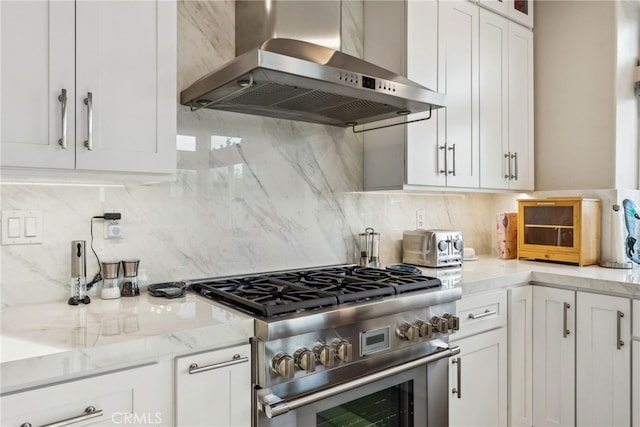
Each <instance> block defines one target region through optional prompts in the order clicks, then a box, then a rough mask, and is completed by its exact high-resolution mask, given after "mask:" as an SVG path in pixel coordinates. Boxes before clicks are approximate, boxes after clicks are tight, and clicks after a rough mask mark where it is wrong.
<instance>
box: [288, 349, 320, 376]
mask: <svg viewBox="0 0 640 427" xmlns="http://www.w3.org/2000/svg"><path fill="white" fill-rule="evenodd" d="M293 360H294V361H295V363H296V366H297V367H298V368H300V369H302V370H305V371H307V372H315V370H316V355H315V354H313V352H312V351H311V350H309V349H308V348H304V347H303V348H299V349H297V350H296V352H295V353H293Z"/></svg>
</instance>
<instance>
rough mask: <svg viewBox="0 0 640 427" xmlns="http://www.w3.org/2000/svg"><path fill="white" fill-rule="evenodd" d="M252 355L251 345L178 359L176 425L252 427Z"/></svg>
mask: <svg viewBox="0 0 640 427" xmlns="http://www.w3.org/2000/svg"><path fill="white" fill-rule="evenodd" d="M250 354H251V350H250V346H249V345H248V344H247V345H242V346H238V347H231V348H226V349H222V350H215V351H210V352H206V353H200V354H194V355H188V356H183V357H178V358H176V394H175V401H176V407H175V414H176V422H175V425H177V426H250V425H251V398H252V396H251V369H250V365H251V363H250ZM194 363H195V364H197V365H198V367H199V368H204V369H202V370H201V371H200V372H194V371H193V369H192V368H191V366H192V364H194Z"/></svg>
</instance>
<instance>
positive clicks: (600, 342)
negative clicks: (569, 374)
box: [576, 292, 631, 426]
mask: <svg viewBox="0 0 640 427" xmlns="http://www.w3.org/2000/svg"><path fill="white" fill-rule="evenodd" d="M576 322H577V324H578V330H577V333H578V335H577V339H576V390H577V392H576V414H577V415H576V424H577V425H579V426H604V425H606V426H628V425H630V424H631V408H630V402H631V300H629V299H628V298H620V297H612V296H606V295H597V294H589V293H584V292H578V296H577V316H576Z"/></svg>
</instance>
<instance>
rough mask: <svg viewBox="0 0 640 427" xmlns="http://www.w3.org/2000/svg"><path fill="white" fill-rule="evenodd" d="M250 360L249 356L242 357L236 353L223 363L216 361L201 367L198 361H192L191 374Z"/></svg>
mask: <svg viewBox="0 0 640 427" xmlns="http://www.w3.org/2000/svg"><path fill="white" fill-rule="evenodd" d="M248 361H249V358H248V357H247V356H244V357H241V356H240V355H239V354H234V355H233V359H231V360H228V361H226V362H222V363H214V364H213V365H207V366H202V367H199V366H198V364H197V363H192V364H191V365H189V375H193V374H199V373H200V372H206V371H211V370H213V369H220V368H226V367H227V366H232V365H237V364H239V363H245V362H248Z"/></svg>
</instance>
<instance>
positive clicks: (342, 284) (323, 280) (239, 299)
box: [190, 266, 441, 317]
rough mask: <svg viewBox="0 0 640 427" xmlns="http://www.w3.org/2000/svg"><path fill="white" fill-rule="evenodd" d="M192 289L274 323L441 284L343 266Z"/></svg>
mask: <svg viewBox="0 0 640 427" xmlns="http://www.w3.org/2000/svg"><path fill="white" fill-rule="evenodd" d="M190 284H191V286H190V289H191V290H192V291H194V292H197V293H200V294H201V295H203V296H205V297H207V298H211V299H214V300H219V301H222V302H225V303H227V304H229V305H232V306H234V307H239V308H242V309H244V310H247V311H249V312H251V313H253V314H257V315H261V316H265V317H272V316H276V315H280V314H285V313H291V312H296V311H300V310H308V309H314V308H319V307H327V306H333V305H336V304H344V303H349V302H355V301H363V300H368V299H372V298H382V297H385V296H392V295H396V294H402V293H405V292H413V291H417V290H423V289H428V288H433V287H438V286H440V285H441V282H440V280H439V279H435V278H431V277H426V276H420V275H414V274H412V273H409V272H402V271H389V270H380V269H375V268H365V267H357V266H340V267H327V268H319V269H311V270H296V271H284V272H278V273H265V274H257V275H250V276H244V277H232V278H220V279H203V280H198V281H191V282H190Z"/></svg>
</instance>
